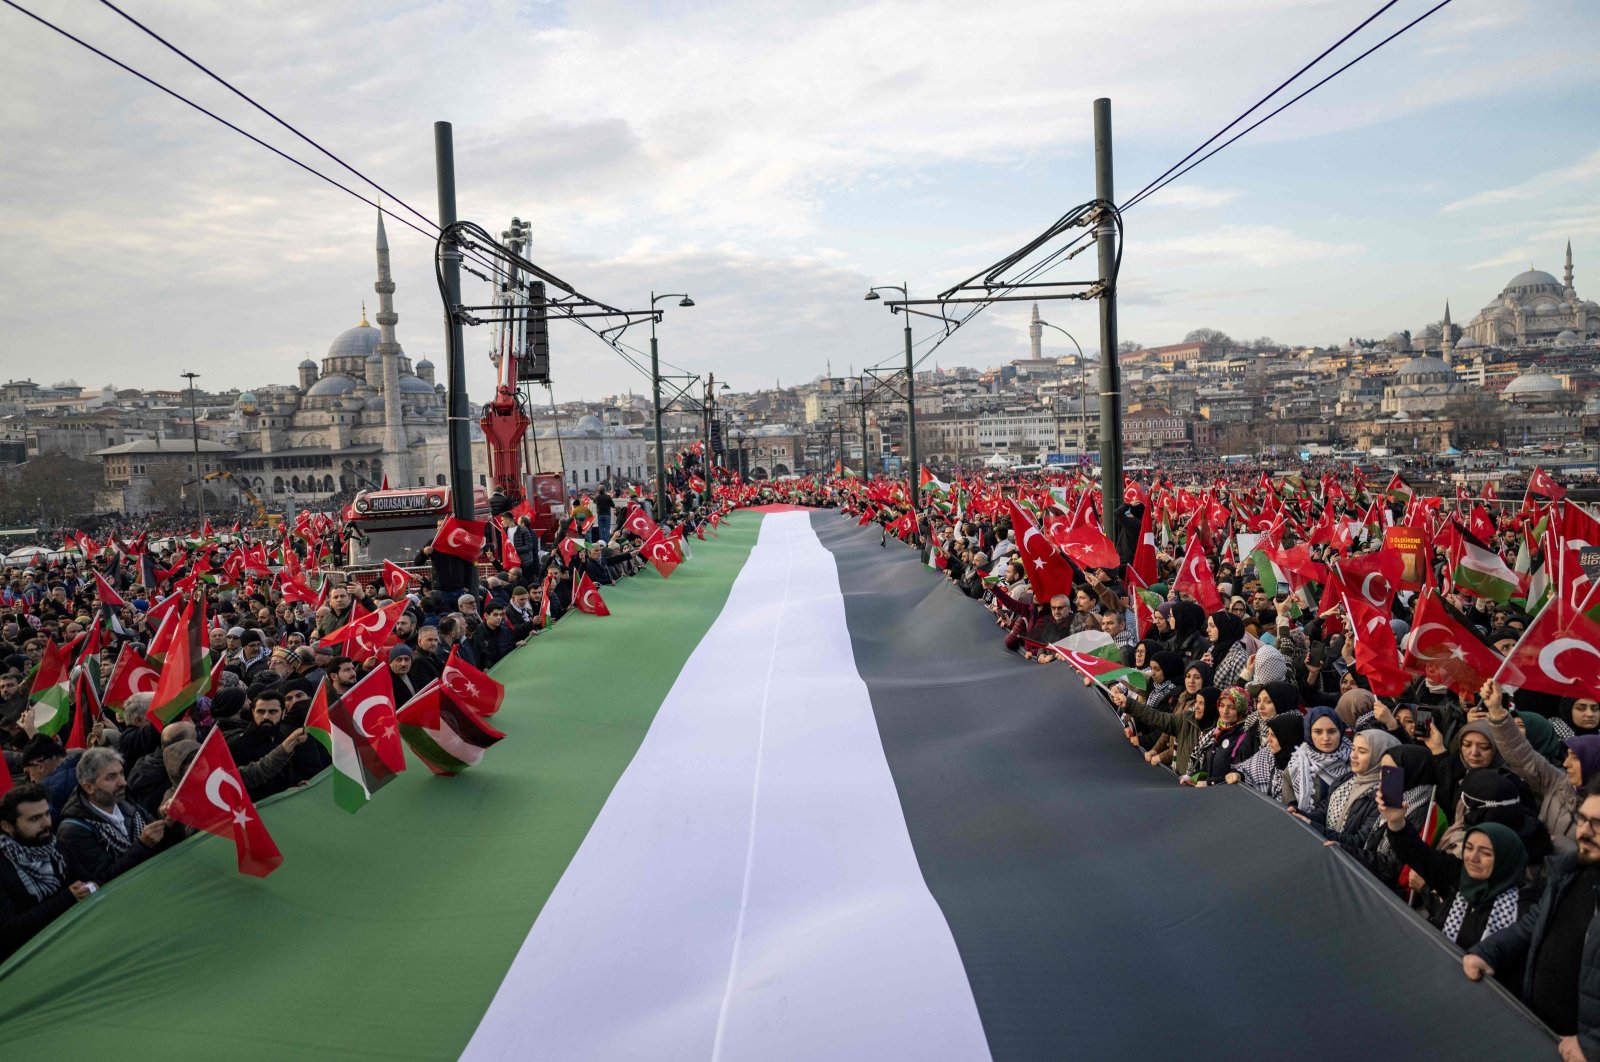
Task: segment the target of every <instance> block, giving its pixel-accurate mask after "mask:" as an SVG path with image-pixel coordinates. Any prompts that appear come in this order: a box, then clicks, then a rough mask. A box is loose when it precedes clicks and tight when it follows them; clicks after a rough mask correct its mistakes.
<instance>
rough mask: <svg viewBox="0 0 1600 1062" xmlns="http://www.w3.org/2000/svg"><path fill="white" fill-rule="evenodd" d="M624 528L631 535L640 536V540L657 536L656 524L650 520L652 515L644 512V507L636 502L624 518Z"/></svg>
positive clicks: (629, 507)
mask: <svg viewBox="0 0 1600 1062" xmlns="http://www.w3.org/2000/svg"><path fill="white" fill-rule="evenodd" d="M622 527H623V529H624V530H625V531H627V532H628V533H629V534H630V535H638V536H639V537H640V538H646V539H647V538H649V537H650V536H651V535H653V534H655V531H656V522H655V521H654V520H652V519H650V515H649V514H648V513H646V512H645V511H644V506H642V505H640V504H639V503H638V502H635V503H634V504H632V505H630V506H628V515H626V516H624V517H623V518H622Z"/></svg>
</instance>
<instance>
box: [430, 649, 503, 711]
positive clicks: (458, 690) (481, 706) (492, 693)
mask: <svg viewBox="0 0 1600 1062" xmlns="http://www.w3.org/2000/svg"><path fill="white" fill-rule="evenodd" d="M439 681H440V682H441V683H442V684H443V686H444V688H445V689H446V690H448V691H449V693H450V696H451V697H453V698H455V699H456V701H458V702H459V703H461V704H464V705H466V706H467V707H468V708H471V709H472V710H473V711H474V712H477V713H478V714H479V715H493V714H494V713H496V712H498V711H499V710H500V705H501V704H502V703H504V701H505V699H506V688H505V687H504V686H502V685H501V684H500V683H498V682H496V681H495V680H494V679H492V678H490V677H489V676H488V675H487V674H485V673H484V672H482V671H479V670H478V669H477V668H475V667H473V666H472V665H471V664H469V663H467V662H466V661H465V660H463V659H461V656H460V654H459V653H457V652H456V650H455V649H454V648H452V649H451V650H450V657H449V659H447V660H446V661H445V662H444V671H443V672H442V673H441V674H440V676H439Z"/></svg>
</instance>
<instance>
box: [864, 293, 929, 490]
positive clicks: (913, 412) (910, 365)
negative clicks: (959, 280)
mask: <svg viewBox="0 0 1600 1062" xmlns="http://www.w3.org/2000/svg"><path fill="white" fill-rule="evenodd" d="M880 291H898V292H899V293H900V297H901V298H902V299H904V300H905V301H906V302H908V303H909V302H910V301H911V294H910V292H908V291H906V286H905V285H904V284H898V285H896V284H880V285H878V286H877V287H874V288H868V289H867V296H866V301H868V302H874V301H876V300H877V298H878V292H880ZM889 310H890V312H892V313H899V312H900V310H899V308H898V307H895V306H890V307H889ZM916 376H917V370H916V365H915V363H914V362H913V361H912V359H911V314H910V313H907V314H906V435H907V436H908V438H909V444H908V445H907V447H906V449H907V450H908V451H909V454H908V456H909V457H910V459H911V467H910V469H909V470H908V471H909V472H910V475H909V477H908V478H909V479H910V481H911V492H910V498H911V508H912V509H913V510H914V511H916V512H919V513H920V512H921V511H922V484H921V482H920V480H921V475H920V472H921V467H922V466H921V465H920V464H919V463H918V461H917V399H916V393H915V392H916Z"/></svg>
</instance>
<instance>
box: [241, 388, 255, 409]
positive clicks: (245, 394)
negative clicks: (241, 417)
mask: <svg viewBox="0 0 1600 1062" xmlns="http://www.w3.org/2000/svg"><path fill="white" fill-rule="evenodd" d="M237 403H238V404H239V405H241V406H253V405H255V404H256V393H255V392H254V391H240V392H239V397H238V399H237Z"/></svg>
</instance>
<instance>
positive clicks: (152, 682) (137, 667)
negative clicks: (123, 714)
mask: <svg viewBox="0 0 1600 1062" xmlns="http://www.w3.org/2000/svg"><path fill="white" fill-rule="evenodd" d="M156 678H157V675H156V669H155V668H153V667H151V666H150V665H149V664H148V663H146V662H145V659H144V657H142V656H140V655H139V651H138V650H137V649H135V648H134V647H133V643H131V642H124V643H123V644H122V651H121V652H120V653H118V654H117V662H116V663H115V664H113V665H111V679H110V681H109V682H107V683H106V695H105V703H106V705H107V707H110V708H115V709H117V710H118V711H121V710H122V708H123V706H124V705H125V704H127V701H128V698H129V697H132V696H133V695H134V694H135V693H154V692H155V691H156Z"/></svg>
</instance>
